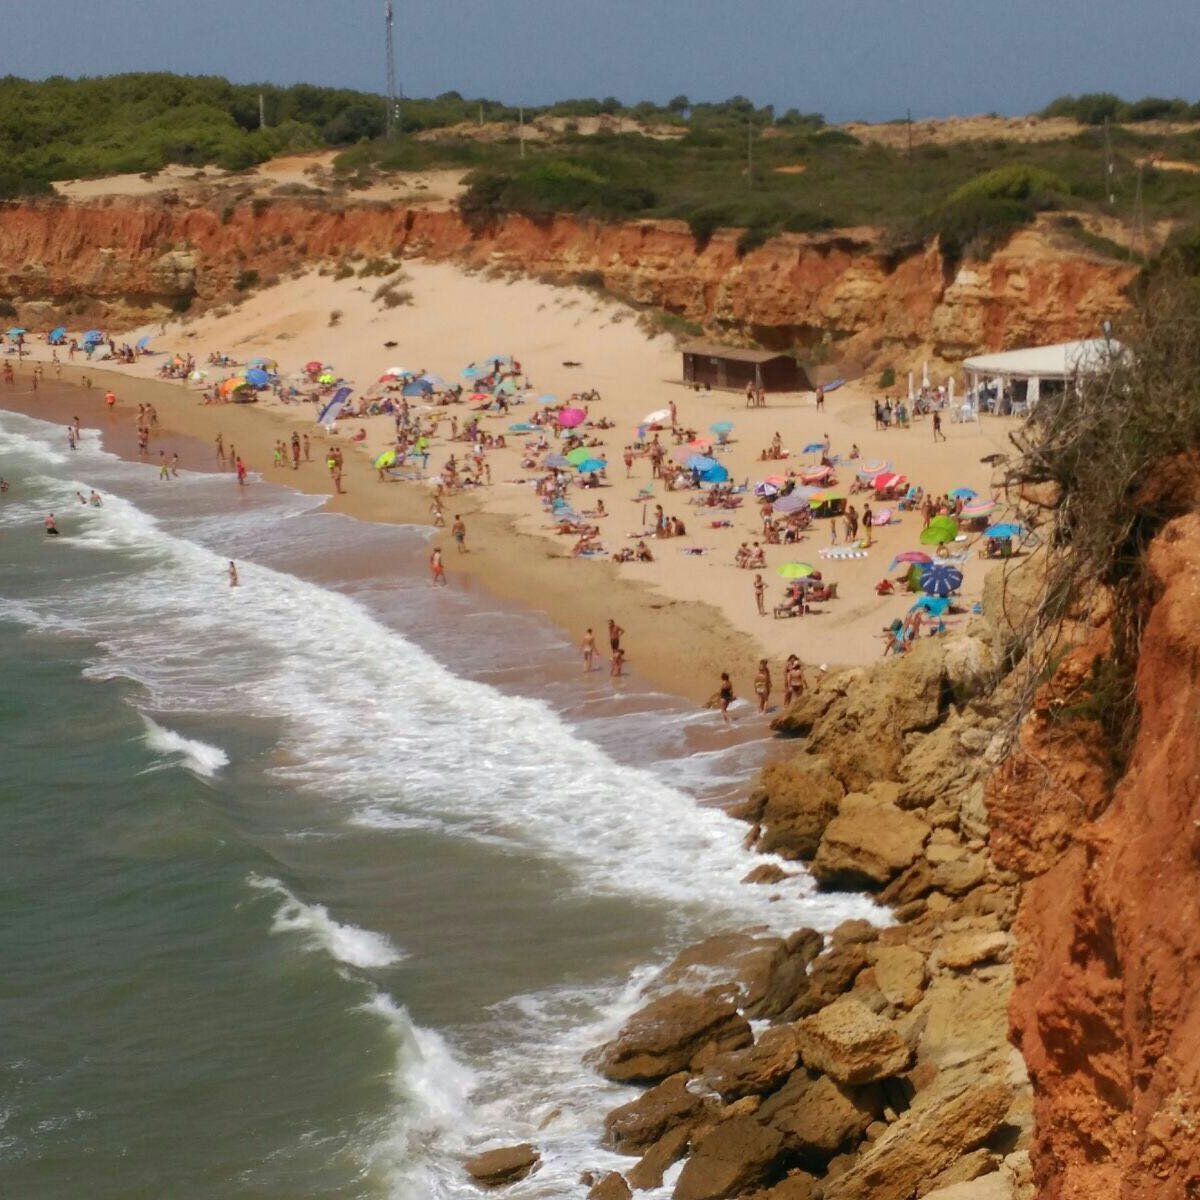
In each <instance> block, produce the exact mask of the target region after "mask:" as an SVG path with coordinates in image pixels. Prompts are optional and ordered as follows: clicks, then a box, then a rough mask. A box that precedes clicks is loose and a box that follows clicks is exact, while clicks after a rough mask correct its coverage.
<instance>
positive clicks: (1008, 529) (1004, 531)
mask: <svg viewBox="0 0 1200 1200" xmlns="http://www.w3.org/2000/svg"><path fill="white" fill-rule="evenodd" d="M1024 532H1025V526H1024V525H1018V524H1016V523H1015V522H1012V521H1004V522H1001V524H999V525H989V526H988V527H987V530H986V535H987V536H988V537H990V538H1000V539H1002V540H1003V539H1005V538H1015V537H1020V536H1021V534H1023V533H1024Z"/></svg>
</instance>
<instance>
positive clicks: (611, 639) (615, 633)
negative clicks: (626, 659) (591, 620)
mask: <svg viewBox="0 0 1200 1200" xmlns="http://www.w3.org/2000/svg"><path fill="white" fill-rule="evenodd" d="M624 634H625V630H623V629H622V628H621V627H620V625H618V624H617V623H616V621H614V620H613V619H612V617H609V618H608V648H609V649H610V650H611V651H612V652H613V653H614V654H616V652H617V651H618V650H620V648H621V638H622V637H623V636H624Z"/></svg>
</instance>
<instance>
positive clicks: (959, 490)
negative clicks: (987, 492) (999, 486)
mask: <svg viewBox="0 0 1200 1200" xmlns="http://www.w3.org/2000/svg"><path fill="white" fill-rule="evenodd" d="M978 495H979V493H978V492H976V491H974V490H973V489H971V488H969V487H956V488H955V489H954V490H953V491H952V492H951V493H950V499H951V500H974V499H975V497H976V496H978Z"/></svg>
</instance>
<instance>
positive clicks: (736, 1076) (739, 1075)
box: [701, 1025, 800, 1100]
mask: <svg viewBox="0 0 1200 1200" xmlns="http://www.w3.org/2000/svg"><path fill="white" fill-rule="evenodd" d="M799 1058H800V1051H799V1047H798V1045H797V1042H796V1031H795V1029H794V1028H793V1027H792V1026H791V1025H776V1026H774V1027H773V1028H771V1029H766V1030H764V1031H763V1034H762V1036H761V1037H760V1038H759V1039H758V1041H757V1042H755V1043H754V1045H753V1046H747V1047H746V1049H744V1050H727V1051H725V1052H723V1053H721V1054H716V1055H714V1056H713V1057H712V1058H711V1059H709V1061H708V1062H707V1063H706V1064H705V1067H704V1071H703V1073H702V1075H701V1079H702V1080H703V1081H704V1083H706V1084H707V1085H708V1086H709V1087H710V1088H712V1090H713V1091H714V1092H716V1093H717V1094H718V1095H719V1096H720V1097H721V1098H722V1099H723V1100H736V1099H738V1097H740V1096H750V1095H762V1094H764V1093H765V1092H770V1091H773V1090H774V1089H775V1088H777V1087H778V1086H779V1085H780V1084H781V1083H782V1082H783V1081H784V1080H785V1079H786V1078H787V1077H788V1076H789V1075H790V1074H791V1073H792V1071H793V1070H795V1067H796V1063H797V1062H798V1061H799Z"/></svg>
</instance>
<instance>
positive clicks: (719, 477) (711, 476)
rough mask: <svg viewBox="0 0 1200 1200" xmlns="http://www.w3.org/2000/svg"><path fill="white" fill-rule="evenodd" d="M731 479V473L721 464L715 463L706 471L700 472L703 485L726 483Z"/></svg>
mask: <svg viewBox="0 0 1200 1200" xmlns="http://www.w3.org/2000/svg"><path fill="white" fill-rule="evenodd" d="M728 479H729V472H728V471H727V470H726V469H725V468H724V467H723V466H722V465H721V464H720V463H719V462H715V463H713V465H712V466H711V467H709V468H708V470H706V471H701V472H700V482H701V483H725V482H726V481H727V480H728Z"/></svg>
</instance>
